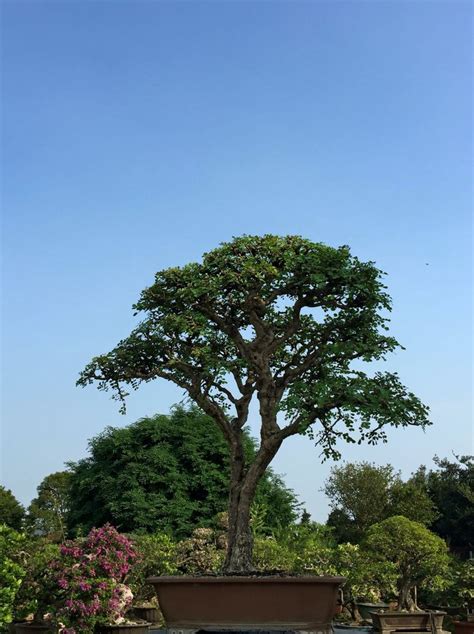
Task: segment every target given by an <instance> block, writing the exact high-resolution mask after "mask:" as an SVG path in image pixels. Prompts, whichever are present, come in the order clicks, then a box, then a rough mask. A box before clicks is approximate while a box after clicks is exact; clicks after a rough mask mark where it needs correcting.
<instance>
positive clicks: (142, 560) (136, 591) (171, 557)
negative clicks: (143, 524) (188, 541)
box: [127, 533, 177, 604]
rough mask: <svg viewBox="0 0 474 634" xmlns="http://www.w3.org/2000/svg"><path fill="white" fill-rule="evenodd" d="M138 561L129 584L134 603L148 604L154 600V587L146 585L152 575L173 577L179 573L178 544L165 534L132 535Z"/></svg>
mask: <svg viewBox="0 0 474 634" xmlns="http://www.w3.org/2000/svg"><path fill="white" fill-rule="evenodd" d="M130 539H131V540H132V543H133V547H134V549H135V551H136V553H137V559H136V561H135V563H134V564H133V567H132V569H131V570H130V574H129V576H128V578H127V583H128V585H129V586H130V588H131V589H132V592H133V596H134V603H135V604H139V603H146V602H149V601H151V600H152V599H154V590H153V587H152V586H151V585H150V584H149V583H146V579H147V577H150V576H152V575H172V574H175V573H176V572H177V567H176V544H175V542H173V540H172V539H171V538H170V537H169V536H168V535H166V534H165V533H155V534H154V535H130Z"/></svg>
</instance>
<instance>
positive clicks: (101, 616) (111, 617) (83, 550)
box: [49, 524, 137, 634]
mask: <svg viewBox="0 0 474 634" xmlns="http://www.w3.org/2000/svg"><path fill="white" fill-rule="evenodd" d="M136 557H137V555H136V552H135V550H134V548H133V545H132V542H131V541H130V540H129V539H128V538H127V537H125V536H124V535H121V534H120V533H119V532H118V531H117V530H116V529H115V528H114V527H113V526H111V525H110V524H106V525H105V526H103V527H102V528H94V529H92V530H91V532H90V533H89V535H88V536H87V537H86V538H85V539H82V540H74V541H68V542H66V543H65V544H63V545H62V546H61V550H60V556H59V558H58V559H56V560H55V561H53V562H52V564H51V567H50V578H49V585H50V587H51V591H52V592H53V594H54V597H55V600H54V602H53V604H54V605H53V608H52V612H53V619H54V621H55V622H56V623H57V624H58V627H59V631H60V632H61V633H62V634H88V633H90V632H93V631H94V628H95V626H96V625H106V624H115V623H117V624H118V623H122V622H124V621H125V618H124V615H125V612H126V611H127V610H128V609H129V608H130V606H131V603H132V599H133V594H132V592H131V590H130V588H129V587H128V586H127V585H125V583H124V581H125V579H126V577H127V574H128V572H129V571H130V568H131V566H132V564H133V562H134V561H135V559H136Z"/></svg>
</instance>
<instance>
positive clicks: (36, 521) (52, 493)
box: [26, 471, 71, 542]
mask: <svg viewBox="0 0 474 634" xmlns="http://www.w3.org/2000/svg"><path fill="white" fill-rule="evenodd" d="M70 478H71V474H70V473H69V472H68V471H56V472H55V473H50V474H49V475H47V476H46V477H45V478H44V479H43V481H42V482H41V483H40V484H39V486H38V488H37V497H36V498H35V499H34V500H32V501H31V504H30V506H29V507H28V515H27V519H26V524H27V528H28V529H29V530H30V531H31V532H32V533H33V534H35V535H42V536H44V537H48V538H49V539H51V540H52V541H55V542H60V541H63V540H64V539H65V537H66V530H67V514H68V512H69V505H70V491H69V489H70Z"/></svg>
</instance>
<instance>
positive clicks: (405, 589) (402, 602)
mask: <svg viewBox="0 0 474 634" xmlns="http://www.w3.org/2000/svg"><path fill="white" fill-rule="evenodd" d="M411 588H412V586H411V584H409V583H403V584H402V585H401V586H400V589H399V593H398V609H399V610H409V611H410V612H414V611H415V610H416V605H415V602H414V601H413V597H412V594H411Z"/></svg>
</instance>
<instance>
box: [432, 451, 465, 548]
mask: <svg viewBox="0 0 474 634" xmlns="http://www.w3.org/2000/svg"><path fill="white" fill-rule="evenodd" d="M434 461H435V464H436V466H437V469H433V470H430V471H429V472H428V473H427V474H426V486H427V488H428V492H429V495H430V497H431V499H432V500H433V502H434V503H435V504H436V506H437V508H438V509H439V512H440V514H439V517H438V518H437V519H436V520H435V521H434V522H433V524H432V529H433V530H434V531H435V532H436V533H437V534H438V535H440V536H441V537H443V538H444V539H446V540H447V541H448V542H449V544H450V546H451V547H452V548H453V549H455V550H457V551H458V552H459V553H460V554H462V555H464V556H468V554H469V551H470V550H471V551H472V550H474V531H473V527H474V457H473V456H458V457H456V459H455V460H448V459H446V458H444V459H440V458H438V457H435V459H434Z"/></svg>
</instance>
